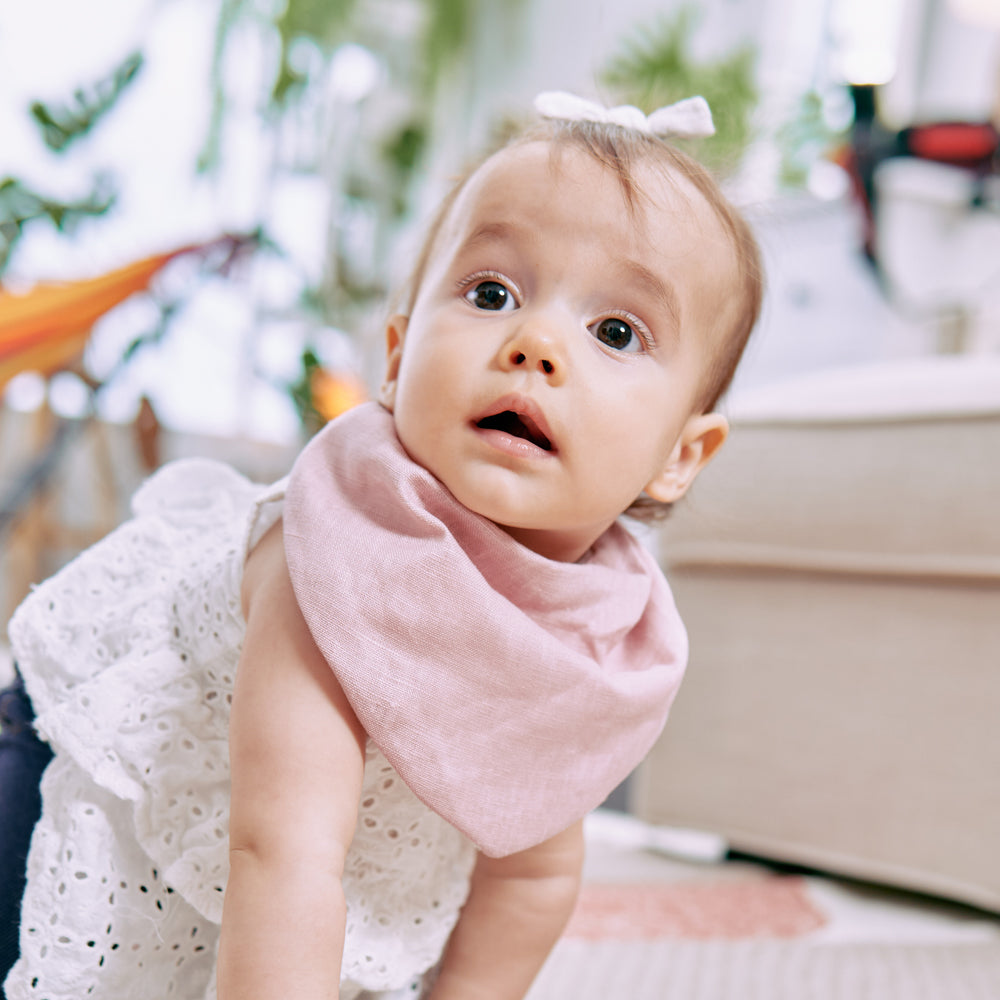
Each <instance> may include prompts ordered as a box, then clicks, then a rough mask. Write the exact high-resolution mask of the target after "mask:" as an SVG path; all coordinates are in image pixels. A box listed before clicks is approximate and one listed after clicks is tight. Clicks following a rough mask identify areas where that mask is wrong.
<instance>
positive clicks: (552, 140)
mask: <svg viewBox="0 0 1000 1000" xmlns="http://www.w3.org/2000/svg"><path fill="white" fill-rule="evenodd" d="M531 142H545V143H548V144H549V145H550V146H551V147H552V151H553V154H554V155H556V156H558V155H559V154H560V153H561V152H562V151H564V150H566V149H578V150H582V151H583V152H585V153H587V154H588V155H589V156H592V157H593V158H594V159H595V160H597V161H598V162H599V163H600V164H602V165H603V166H605V167H607V168H608V169H609V170H611V171H612V172H613V173H614V174H615V175H616V176H617V178H618V181H619V183H620V184H621V188H622V195H623V200H624V203H625V210H626V212H627V213H628V214H629V215H630V217H631V218H630V220H629V221H634V218H635V214H636V212H637V211H638V209H639V207H640V201H641V199H642V198H643V197H644V193H643V191H642V187H641V185H640V184H639V183H638V182H637V180H636V169H637V167H638V166H639V165H640V164H641V165H649V166H652V167H654V168H656V169H659V170H660V171H662V174H663V176H664V177H666V178H668V179H669V178H670V177H677V176H680V177H682V178H684V179H686V180H687V181H688V182H690V183H691V184H692V185H693V186H694V188H695V189H696V190H697V191H698V193H699V194H701V196H702V197H703V198H704V199H705V201H706V203H707V204H708V206H709V208H711V210H712V211H713V212H714V213H715V215H716V217H717V219H718V221H719V222H720V224H721V225H722V228H723V230H724V232H725V233H726V235H727V236H728V237H729V239H730V241H731V244H732V249H733V254H734V258H735V262H736V274H737V281H736V285H735V287H734V288H733V289H732V295H733V296H735V299H730V300H728V301H726V303H725V306H724V308H725V311H726V313H727V314H728V315H729V316H730V317H732V319H731V320H730V321H729V323H728V329H723V331H722V334H721V336H718V343H717V345H716V350H715V352H714V354H713V355H712V359H711V361H710V363H709V365H708V369H707V371H706V372H705V375H704V381H703V385H702V391H701V393H700V395H699V397H698V404H697V409H698V412H702V413H707V412H709V411H711V410H713V409H715V407H716V406H717V405H718V403H719V400H720V398H721V397H722V396H723V394H724V393H725V392H726V390H727V389H728V388H729V386H730V384H731V383H732V380H733V376H734V375H735V374H736V368H737V366H738V365H739V362H740V359H741V358H742V356H743V352H744V350H745V348H746V345H747V342H748V340H749V338H750V334H751V332H752V330H753V328H754V326H755V325H756V323H757V320H758V318H759V316H760V309H761V303H762V301H763V297H764V276H763V268H762V264H761V253H760V248H759V246H758V244H757V240H756V238H755V237H754V235H753V232H752V231H751V229H750V226H749V225H748V224H747V222H746V220H745V219H744V218H743V216H742V215H740V213H739V211H738V210H737V209H736V208H735V207H734V206H733V205H732V204H731V203H730V202H729V200H728V199H727V198H726V196H725V195H724V194H723V192H722V190H721V188H720V187H719V184H718V183H717V182H716V180H715V178H714V177H713V176H712V175H711V174H710V173H709V171H708V170H706V169H705V167H703V166H702V165H701V164H700V163H698V161H697V160H695V159H693V158H692V157H690V156H688V155H687V154H686V153H684V152H683V151H682V150H680V149H678V148H677V147H675V146H673V145H671V144H669V143H667V142H665V141H664V140H663V139H660V138H657V137H656V136H651V135H647V134H645V133H643V132H640V131H638V130H636V129H631V128H625V127H622V126H620V125H612V124H607V123H599V122H589V121H566V120H562V119H554V120H543V121H541V122H539V123H538V124H536V125H533V126H532V127H530V128H528V129H526V130H524V131H522V132H520V133H518V134H517V135H516V136H514V137H513V138H512V139H510V140H509V141H507V142H506V143H504V144H503V145H502V146H501V147H500V149H505V148H510V147H513V146H518V145H523V144H526V143H531ZM500 149H495V150H493V151H492V152H491V153H490V154H489V155H488V156H485V157H483V158H482V159H481V160H479V161H478V162H477V163H475V164H474V165H473V166H472V167H471V168H470V169H468V170H467V171H465V173H463V174H462V175H461V176H460V177H459V178H458V179H457V180H456V181H455V183H454V185H453V186H452V188H451V189H450V190H449V192H448V193H447V194H446V195H445V197H444V199H443V200H442V202H441V205H440V206H439V208H438V210H437V213H436V214H435V216H434V217H433V219H432V221H431V224H430V226H429V228H428V230H427V234H426V236H425V238H424V242H423V245H422V246H421V248H420V251H419V252H418V254H417V258H416V261H415V263H414V266H413V270H412V271H411V274H410V278H409V280H408V282H407V283H406V285H405V286H404V289H403V292H402V295H401V296H400V300H399V310H398V311H399V312H402V313H404V314H406V315H409V314H410V313H411V312H412V310H413V306H414V303H415V302H416V298H417V294H418V292H419V290H420V286H421V283H422V281H423V277H424V273H425V271H426V270H427V265H428V261H429V260H430V257H431V254H432V252H433V250H434V246H435V244H436V242H437V237H438V234H439V233H440V231H441V228H442V226H443V225H444V222H445V220H446V219H447V218H448V216H449V214H450V212H451V209H452V207H453V206H454V204H455V202H456V200H457V199H458V196H459V194H460V193H461V191H462V190H463V188H464V187H465V185H466V184H467V183H468V181H469V179H470V178H471V177H472V176H473V174H475V172H476V171H477V170H478V169H479V167H481V166H482V165H483V164H484V163H485V162H486V161H487V160H488V159H490V157H492V156H493V155H495V154H496V153H497V152H499V151H500ZM667 510H669V505H667V504H662V503H659V502H658V501H655V500H652V499H650V498H649V497H646V496H645V495H644V496H641V497H639V498H638V499H637V500H636V501H635V503H633V504H632V506H631V507H629V509H628V510H627V511H626V514H628V515H629V516H632V517H638V518H642V519H649V518H650V517H655V516H656V515H657V514H662V513H665V512H666V511H667Z"/></svg>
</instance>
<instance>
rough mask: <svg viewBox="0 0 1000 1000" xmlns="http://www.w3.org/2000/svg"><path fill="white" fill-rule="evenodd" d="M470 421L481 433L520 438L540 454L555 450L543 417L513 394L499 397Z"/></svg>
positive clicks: (529, 401) (525, 398)
mask: <svg viewBox="0 0 1000 1000" xmlns="http://www.w3.org/2000/svg"><path fill="white" fill-rule="evenodd" d="M472 422H473V424H474V425H475V426H476V427H479V428H481V429H484V430H487V429H491V430H500V431H504V432H505V433H507V434H510V435H511V436H512V437H518V438H523V439H524V440H525V441H530V442H531V443H532V444H533V445H535V446H536V447H537V448H540V449H541V450H542V451H547V452H555V451H556V450H557V448H556V445H555V441H554V440H553V437H552V431H551V429H550V428H549V424H548V421H547V420H546V419H545V414H544V413H543V412H542V408H541V407H540V406H539V405H538V404H537V403H536V402H535V401H534V400H533V399H532V398H531V397H530V396H521V395H518V394H516V393H512V394H510V395H507V396H502V397H501V398H500V399H498V400H497V401H496V402H495V403H493V404H492V405H491V406H490V407H489V409H487V410H486V411H485V412H484V413H483V414H482V416H479V417H476V418H474V419H473V421H472Z"/></svg>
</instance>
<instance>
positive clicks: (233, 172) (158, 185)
mask: <svg viewBox="0 0 1000 1000" xmlns="http://www.w3.org/2000/svg"><path fill="white" fill-rule="evenodd" d="M998 8H1000V5H998V3H997V2H996V0H704V2H702V3H698V4H691V3H681V2H671V0H620V2H616V3H614V4H612V3H607V2H605V0H574V2H573V3H572V4H570V3H569V2H567V0H497V2H495V3H491V4H479V3H473V2H471V0H93V2H91V3H89V4H86V5H81V4H76V3H70V2H68V0H38V2H36V3H33V4H30V5H29V4H5V5H4V6H3V8H2V10H0V392H2V394H3V396H2V398H3V411H2V416H0V449H2V450H0V552H2V559H0V567H2V568H3V570H4V572H3V577H2V579H3V582H2V586H0V602H2V607H3V608H4V610H5V611H7V612H9V610H10V609H11V608H12V606H13V605H14V603H16V601H17V600H18V599H19V597H20V596H21V595H22V594H23V592H24V589H25V587H26V586H27V585H28V583H30V581H31V580H33V579H37V578H38V577H39V576H43V575H46V574H47V573H49V572H51V571H52V570H53V569H54V568H55V567H56V566H58V565H59V564H60V563H61V562H63V561H65V559H66V558H68V557H69V556H70V555H71V554H72V553H73V551H75V550H76V549H78V548H79V547H80V546H81V545H82V544H86V543H88V542H89V541H91V540H93V539H94V538H95V537H98V536H99V535H100V534H101V533H103V532H104V531H106V530H107V529H108V528H109V527H110V526H111V525H112V524H114V523H116V522H117V521H118V520H120V518H121V517H122V516H123V515H124V513H125V511H126V509H127V507H126V504H127V497H128V495H129V494H130V493H131V491H132V489H133V488H134V486H135V485H136V483H137V482H138V481H139V479H141V477H142V476H143V475H145V474H146V473H147V472H148V471H149V470H150V469H152V468H154V467H155V466H156V465H157V464H158V463H159V462H161V461H163V460H164V459H166V458H172V457H176V456H178V455H182V454H190V453H193V452H198V453H203V454H205V453H207V454H216V455H219V456H220V457H225V458H227V459H228V460H230V461H232V462H234V463H235V464H236V465H237V466H238V467H240V468H242V469H243V470H244V471H246V472H248V473H249V474H251V475H254V476H256V477H259V478H269V477H271V476H274V475H278V474H280V473H282V472H283V471H284V469H285V468H286V467H287V463H288V461H289V459H290V456H291V455H293V454H294V452H295V451H296V449H297V448H298V447H300V445H301V443H302V441H303V440H304V439H305V437H307V436H308V435H309V434H310V433H312V432H313V431H315V429H316V428H317V427H318V426H320V425H321V424H322V422H323V421H324V420H325V419H327V418H328V417H329V416H330V415H332V414H334V413H336V412H338V411H339V410H340V409H342V408H344V407H346V406H348V405H351V404H352V403H353V402H356V401H357V400H358V399H360V398H363V396H364V395H365V393H366V392H368V391H369V388H370V387H371V386H372V385H375V384H377V381H378V377H379V366H380V361H381V354H382V346H381V323H382V319H383V317H384V315H385V314H386V309H387V299H388V298H389V296H391V294H392V291H393V289H394V288H396V287H397V286H398V284H399V282H400V280H401V278H402V276H403V275H405V273H406V271H407V266H408V261H409V258H410V254H411V252H412V248H413V246H414V244H415V240H416V234H417V233H418V232H419V231H420V229H421V227H422V224H423V221H424V220H425V218H426V216H427V214H428V212H429V210H430V208H431V207H432V206H433V204H434V203H435V201H436V200H437V198H438V197H439V195H440V193H441V192H442V190H443V189H444V187H445V186H446V184H447V181H448V178H449V176H450V174H451V173H452V172H453V171H455V170H456V169H458V168H459V167H460V166H461V165H462V164H463V163H464V162H465V161H466V160H467V159H469V158H470V157H471V156H473V155H475V154H477V153H478V152H480V151H481V150H483V149H484V148H486V147H487V146H488V145H489V144H490V143H491V142H495V141H496V140H497V139H498V138H499V137H501V136H502V135H503V134H504V132H505V130H507V129H509V128H510V127H511V126H512V125H513V124H516V123H518V122H519V121H522V120H524V119H525V117H526V116H527V115H528V114H530V104H531V100H532V98H533V96H534V95H535V94H536V93H537V92H538V91H540V90H543V89H567V90H572V91H575V92H578V93H580V94H583V95H585V96H588V97H592V98H596V99H599V100H602V101H605V102H608V103H620V102H629V103H635V104H638V105H640V106H642V107H644V108H645V109H646V110H651V109H652V108H655V107H657V106H659V105H662V104H664V103H667V102H669V101H672V100H675V99H678V98H680V97H683V96H687V95H690V94H692V93H702V94H704V95H705V96H706V97H708V99H709V101H710V102H711V104H712V106H713V109H714V111H715V115H716V119H717V123H718V126H719V135H718V136H717V137H716V138H714V139H712V140H711V141H709V142H704V143H702V144H701V145H700V146H699V147H696V148H695V150H694V151H695V152H696V153H697V154H698V155H700V156H702V157H703V158H705V159H706V160H707V161H708V162H709V163H710V164H711V165H712V166H713V167H714V168H715V169H716V170H717V171H718V172H719V174H720V175H721V176H722V177H723V178H724V180H725V184H726V186H727V189H728V190H729V192H730V194H731V196H732V197H733V198H734V199H735V200H736V201H737V202H739V203H740V204H741V205H742V206H744V208H745V210H746V211H747V213H748V214H749V216H750V218H751V219H752V221H753V223H754V225H755V227H756V228H757V231H758V233H759V235H760V238H761V240H762V242H763V244H764V247H765V252H766V254H767V258H768V289H769V290H768V298H767V302H766V306H765V313H764V318H763V322H762V324H761V327H760V330H759V332H758V335H757V339H756V342H755V343H754V344H753V346H752V348H751V350H750V353H749V356H748V358H747V361H746V363H745V366H744V369H743V371H742V373H741V375H740V377H739V379H738V381H737V384H736V391H737V392H739V390H740V389H741V387H748V386H750V387H752V386H757V385H761V384H766V383H767V382H768V381H770V380H773V379H778V378H782V377H785V376H788V375H794V374H797V373H800V372H806V371H811V370H815V369H820V368H824V367H827V366H836V365H842V364H851V363H855V362H862V361H868V360H872V359H880V358H887V357H900V356H918V355H926V354H933V353H936V352H963V353H989V352H993V351H996V349H997V347H998V342H1000V332H998V325H1000V320H998V318H997V317H998V309H1000V307H998V301H997V300H998V298H1000V295H998V291H997V289H998V285H1000V276H998V275H1000V264H998V250H997V247H998V245H1000V240H998V239H997V234H998V232H1000V229H998V226H1000V222H998V218H1000V216H998V212H997V201H996V194H997V190H996V186H995V183H994V182H995V181H996V171H997V154H996V146H997V132H996V124H997V118H998V115H1000V112H998V106H1000V97H998V91H1000V84H998V81H1000V9H998ZM888 161H892V163H893V164H894V165H895V166H897V167H898V166H902V168H904V169H902V170H901V171H900V172H899V173H895V174H893V175H892V176H889V172H887V171H883V172H882V175H881V182H879V181H878V178H879V176H880V174H879V171H880V169H881V168H883V167H884V166H885V164H886V163H887V162H888ZM883 218H885V220H886V225H885V226H883V225H882V223H881V220H882V219H883ZM889 220H891V224H890V221H889ZM70 484H72V485H70Z"/></svg>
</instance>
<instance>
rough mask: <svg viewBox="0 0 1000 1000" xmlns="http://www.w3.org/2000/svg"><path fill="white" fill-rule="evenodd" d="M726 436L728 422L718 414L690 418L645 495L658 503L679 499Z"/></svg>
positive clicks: (702, 414) (698, 415) (703, 414)
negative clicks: (661, 469)
mask: <svg viewBox="0 0 1000 1000" xmlns="http://www.w3.org/2000/svg"><path fill="white" fill-rule="evenodd" d="M728 436H729V421H727V420H726V418H725V417H724V416H723V415H722V414H721V413H699V414H697V415H696V416H693V417H690V418H689V419H688V422H687V423H686V424H685V425H684V429H683V430H682V431H681V434H680V437H679V438H678V439H677V443H676V444H675V445H674V450H673V451H672V452H671V454H670V458H669V459H668V460H667V464H666V465H665V466H664V468H663V471H662V472H661V473H660V474H659V475H658V476H657V477H656V478H655V479H654V480H652V482H650V483H649V484H647V486H646V489H645V493H646V495H647V496H650V497H652V498H653V499H654V500H659V501H660V503H674V502H675V501H677V500H680V498H681V497H682V496H684V494H685V493H687V491H688V487H690V485H691V484H692V483H693V482H694V479H695V476H697V475H698V473H699V472H701V470H702V469H703V468H704V467H705V466H706V465H707V464H708V463H709V461H710V460H711V458H712V456H713V455H714V454H715V453H716V452H717V451H718V450H719V449H720V448H721V447H722V445H723V443H724V442H725V440H726V438H727V437H728Z"/></svg>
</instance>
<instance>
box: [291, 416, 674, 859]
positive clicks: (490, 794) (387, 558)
mask: <svg viewBox="0 0 1000 1000" xmlns="http://www.w3.org/2000/svg"><path fill="white" fill-rule="evenodd" d="M284 536H285V552H286V558H287V562H288V567H289V572H290V575H291V579H292V584H293V587H294V590H295V595H296V598H297V600H298V603H299V607H300V608H301V610H302V613H303V615H304V617H305V620H306V623H307V624H308V627H309V630H310V632H311V634H312V637H313V639H314V641H315V642H316V644H317V646H318V647H319V649H320V650H321V651H322V653H323V655H324V657H325V658H326V660H327V661H328V663H329V664H330V666H331V668H332V669H333V670H334V672H335V673H336V675H337V678H338V680H339V682H340V684H341V685H342V687H343V688H344V691H345V693H346V695H347V697H348V699H349V700H350V702H351V705H352V707H353V709H354V711H355V712H356V713H357V715H358V718H359V720H360V721H361V723H362V725H363V726H364V728H365V730H366V732H367V733H368V735H369V737H370V738H371V739H372V740H373V741H374V742H375V743H376V744H377V745H378V747H379V748H380V749H381V751H382V752H383V754H384V755H385V757H386V759H387V760H388V761H389V763H390V764H391V765H392V766H393V767H394V768H395V769H396V770H397V771H398V773H399V774H400V776H401V777H402V779H403V780H404V781H405V782H406V784H407V785H408V786H409V787H410V788H411V789H412V790H413V791H414V792H415V794H416V795H417V796H418V797H419V798H420V799H421V800H422V801H423V802H425V803H426V804H427V805H428V806H429V807H430V808H431V809H433V810H434V811H435V812H436V813H438V814H439V815H441V816H443V817H444V818H445V819H447V820H448V821H449V822H450V823H452V824H453V825H454V826H455V827H457V828H458V829H459V830H461V831H462V832H463V833H465V834H466V835H467V836H468V837H469V838H470V839H471V840H472V841H473V842H474V843H475V844H476V846H477V847H478V848H479V849H480V850H482V851H483V852H484V853H486V854H488V855H491V856H503V855H506V854H510V853H514V852H516V851H520V850H523V849H525V848H528V847H531V846H532V845H534V844H537V843H540V842H542V841H543V840H546V839H548V838H549V837H551V836H553V835H555V834H557V833H559V832H560V831H562V830H563V829H565V828H566V827H568V826H570V825H571V824H572V823H574V822H575V821H577V820H579V819H581V818H582V817H583V816H584V815H585V814H586V813H587V812H589V811H590V810H591V809H593V808H594V807H596V806H597V805H599V804H600V803H601V802H602V801H603V800H604V799H605V798H606V797H607V795H608V794H609V793H610V792H611V791H612V790H613V789H614V788H615V787H616V785H618V784H619V783H620V782H621V781H622V780H623V779H624V778H625V777H626V776H627V775H628V774H629V772H630V771H631V770H632V769H633V768H634V767H635V765H636V764H638V763H639V761H640V760H641V759H642V758H643V757H644V756H645V754H646V752H647V751H648V750H649V748H650V747H651V746H652V744H653V743H654V741H655V740H656V737H657V736H658V735H659V733H660V731H661V729H662V728H663V725H664V722H665V721H666V717H667V713H668V710H669V707H670V704H671V702H672V700H673V698H674V695H675V694H676V691H677V688H678V687H679V685H680V682H681V678H682V675H683V671H684V667H685V664H686V658H687V637H686V633H685V631H684V627H683V624H682V623H681V620H680V617H679V615H678V613H677V610H676V607H675V605H674V602H673V598H672V596H671V594H670V590H669V588H668V586H667V583H666V580H665V579H664V578H663V575H662V574H661V572H660V570H659V568H658V566H657V564H656V561H655V560H654V559H653V558H652V556H651V555H650V554H649V553H648V552H647V551H646V550H645V549H644V548H643V546H642V545H641V544H640V543H639V542H638V541H637V540H636V539H635V538H634V537H633V536H632V535H631V534H630V533H629V532H628V531H627V530H626V529H625V528H623V527H622V526H621V525H619V524H615V525H613V526H612V527H611V528H610V529H609V530H608V531H607V532H605V534H604V535H602V536H601V537H600V538H599V539H598V541H597V542H596V543H595V544H594V546H593V547H592V548H591V550H590V551H589V552H588V553H587V554H586V556H585V557H584V558H583V559H582V560H580V561H579V562H576V563H565V562H557V561H553V560H550V559H547V558H545V557H543V556H540V555H538V554H536V553H534V552H532V551H531V550H529V549H527V548H525V547H524V546H522V545H521V544H519V543H518V542H515V541H514V540H513V539H512V538H511V537H510V536H509V535H508V534H507V533H506V532H504V531H503V530H502V529H501V528H499V527H497V526H496V525H495V524H493V523H492V522H490V521H488V520H486V519H485V518H483V517H480V516H479V515H477V514H475V513H473V512H471V511H469V510H468V509H467V508H465V507H463V506H462V505H461V504H460V503H459V502H458V501H457V500H456V499H455V498H454V497H453V496H452V495H451V493H449V491H448V490H447V489H446V488H445V487H444V485H443V484H442V483H441V482H439V481H438V480H437V479H435V477H434V476H433V475H432V474H431V473H430V472H428V471H427V470H426V469H424V468H423V467H421V466H420V465H418V464H416V463H415V462H413V461H412V460H411V459H410V458H409V456H408V455H407V454H406V452H405V450H404V449H403V446H402V445H401V443H400V441H399V439H398V437H397V436H396V433H395V429H394V424H393V419H392V416H391V414H390V413H389V412H388V411H386V410H385V409H384V408H382V407H381V406H380V405H379V404H377V403H368V404H364V405H362V406H360V407H358V408H356V409H354V410H352V411H349V412H348V413H347V414H345V415H344V416H342V417H340V418H338V419H337V420H335V421H333V422H332V423H331V424H329V425H328V426H327V427H326V428H325V429H324V430H323V431H321V432H320V433H319V434H318V435H317V436H316V437H315V438H314V439H313V440H312V441H311V442H310V443H309V444H308V445H307V446H306V448H305V449H304V451H303V452H302V454H301V455H300V457H299V459H298V461H297V462H296V464H295V466H294V467H293V469H292V473H291V476H290V479H289V483H288V490H287V495H286V500H285V508H284Z"/></svg>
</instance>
